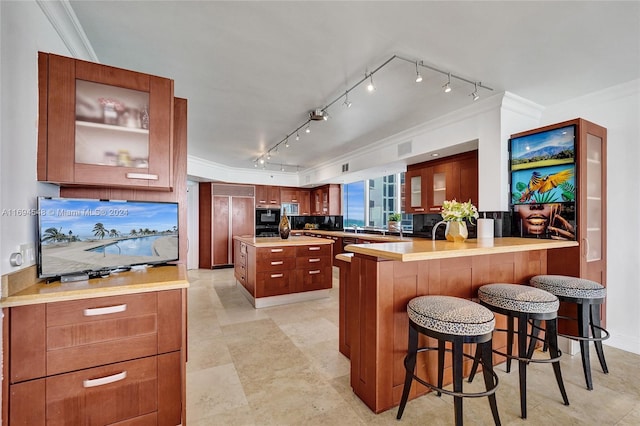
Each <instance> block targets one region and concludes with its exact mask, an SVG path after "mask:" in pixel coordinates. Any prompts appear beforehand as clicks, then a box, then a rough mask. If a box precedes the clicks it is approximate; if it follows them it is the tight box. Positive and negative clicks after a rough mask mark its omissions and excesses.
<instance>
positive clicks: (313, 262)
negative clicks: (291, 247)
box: [296, 256, 332, 269]
mask: <svg viewBox="0 0 640 426" xmlns="http://www.w3.org/2000/svg"><path fill="white" fill-rule="evenodd" d="M331 263H332V260H331V257H329V256H305V257H297V258H296V268H315V269H318V268H325V267H327V266H331Z"/></svg>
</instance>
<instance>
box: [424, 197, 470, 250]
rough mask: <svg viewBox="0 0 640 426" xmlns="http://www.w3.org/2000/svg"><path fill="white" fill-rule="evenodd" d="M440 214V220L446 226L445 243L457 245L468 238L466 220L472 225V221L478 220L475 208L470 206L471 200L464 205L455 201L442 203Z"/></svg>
mask: <svg viewBox="0 0 640 426" xmlns="http://www.w3.org/2000/svg"><path fill="white" fill-rule="evenodd" d="M441 214H442V220H443V221H444V222H445V223H446V224H447V227H446V229H445V238H446V239H447V241H453V242H458V243H461V242H463V241H465V240H466V239H467V237H469V231H468V230H467V222H466V221H467V220H468V221H469V223H470V224H471V225H473V224H474V222H473V221H474V220H476V219H477V218H478V210H477V209H476V206H474V205H473V204H471V200H469V201H467V202H466V203H460V202H458V201H456V200H451V201H444V202H443V203H442V213H441ZM434 232H435V231H434Z"/></svg>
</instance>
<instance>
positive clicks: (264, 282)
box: [255, 270, 296, 297]
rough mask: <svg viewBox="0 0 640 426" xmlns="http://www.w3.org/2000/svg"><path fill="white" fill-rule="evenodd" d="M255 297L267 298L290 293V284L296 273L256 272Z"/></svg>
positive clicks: (290, 271) (287, 271)
mask: <svg viewBox="0 0 640 426" xmlns="http://www.w3.org/2000/svg"><path fill="white" fill-rule="evenodd" d="M256 275H257V276H256V296H255V297H269V296H278V295H281V294H287V293H291V283H292V281H294V280H295V276H296V271H295V270H286V271H274V272H258V273H257V274H256Z"/></svg>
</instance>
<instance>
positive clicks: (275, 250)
mask: <svg viewBox="0 0 640 426" xmlns="http://www.w3.org/2000/svg"><path fill="white" fill-rule="evenodd" d="M283 251H284V249H271V253H282V252H283Z"/></svg>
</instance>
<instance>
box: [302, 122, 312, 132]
mask: <svg viewBox="0 0 640 426" xmlns="http://www.w3.org/2000/svg"><path fill="white" fill-rule="evenodd" d="M304 132H305V133H311V128H310V127H309V125H308V124H307V128H306V129H304Z"/></svg>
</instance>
